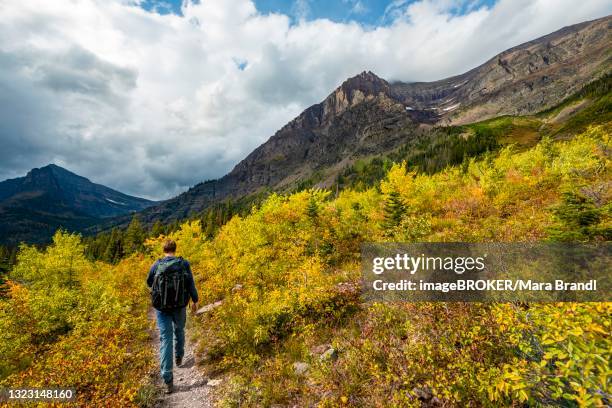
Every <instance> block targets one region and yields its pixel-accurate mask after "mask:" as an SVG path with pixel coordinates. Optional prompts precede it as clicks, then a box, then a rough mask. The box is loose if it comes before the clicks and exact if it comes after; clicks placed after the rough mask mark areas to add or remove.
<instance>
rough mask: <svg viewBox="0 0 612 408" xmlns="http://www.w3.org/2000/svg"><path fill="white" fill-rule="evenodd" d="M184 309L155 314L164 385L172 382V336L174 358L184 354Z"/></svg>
mask: <svg viewBox="0 0 612 408" xmlns="http://www.w3.org/2000/svg"><path fill="white" fill-rule="evenodd" d="M186 309H187V308H185V307H183V308H180V309H175V310H171V311H167V312H161V311H159V310H156V312H157V327H158V328H159V365H160V367H161V376H162V378H163V379H164V382H165V383H166V384H169V383H171V382H172V337H173V335H174V347H175V350H174V353H175V356H176V358H183V354H184V353H185V319H186V317H187V314H186Z"/></svg>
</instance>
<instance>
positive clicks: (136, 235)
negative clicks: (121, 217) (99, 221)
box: [123, 215, 145, 255]
mask: <svg viewBox="0 0 612 408" xmlns="http://www.w3.org/2000/svg"><path fill="white" fill-rule="evenodd" d="M144 240H145V232H144V229H143V228H142V224H141V223H140V219H139V218H138V216H137V215H135V216H134V217H133V218H132V221H131V222H130V225H129V226H128V228H127V230H126V231H125V237H124V241H123V242H124V244H123V249H124V251H125V254H127V255H129V254H133V253H134V252H138V251H141V250H142V244H143V242H144Z"/></svg>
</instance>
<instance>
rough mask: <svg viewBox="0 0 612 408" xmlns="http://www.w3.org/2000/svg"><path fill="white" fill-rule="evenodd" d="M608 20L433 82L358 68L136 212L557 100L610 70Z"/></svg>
mask: <svg viewBox="0 0 612 408" xmlns="http://www.w3.org/2000/svg"><path fill="white" fill-rule="evenodd" d="M611 26H612V17H605V18H602V19H599V20H595V21H591V22H585V23H581V24H577V25H574V26H571V27H566V28H563V29H561V30H559V31H556V32H554V33H552V34H549V35H547V36H544V37H541V38H539V39H536V40H533V41H530V42H528V43H525V44H522V45H519V46H517V47H514V48H511V49H509V50H507V51H504V52H502V53H501V54H499V55H497V56H495V57H493V58H491V59H490V60H489V61H487V62H486V63H484V64H482V65H480V66H479V67H476V68H474V69H472V70H471V71H469V72H466V73H464V74H461V75H458V76H455V77H451V78H447V79H443V80H440V81H435V82H428V83H392V84H390V83H388V82H387V81H385V80H384V79H381V78H379V77H378V76H376V75H375V74H374V73H372V72H362V73H361V74H359V75H357V76H355V77H352V78H349V79H347V80H346V81H345V82H344V83H343V84H342V85H340V86H339V87H338V88H337V89H336V90H334V91H333V92H332V93H331V94H330V95H329V96H328V97H327V98H325V100H324V101H322V102H321V103H318V104H316V105H313V106H311V107H309V108H308V109H306V110H305V111H304V112H302V113H301V114H300V115H299V116H298V117H296V118H295V119H293V120H292V121H291V122H289V123H288V124H287V125H285V126H284V127H283V128H281V129H280V130H279V131H277V132H276V133H275V134H274V135H273V136H272V137H271V138H270V139H269V140H268V141H267V142H265V143H264V144H262V145H261V146H259V147H258V148H257V149H255V150H254V151H253V152H252V153H251V154H249V155H248V156H247V157H246V158H245V159H244V160H242V161H241V162H240V163H238V164H237V165H236V167H235V168H234V169H233V170H232V171H231V172H230V173H229V174H227V175H226V176H224V177H222V178H220V179H218V180H211V181H208V182H205V183H201V184H198V185H196V186H195V187H193V188H191V189H190V190H189V191H187V192H185V193H183V194H181V195H180V196H178V197H176V198H174V199H171V200H168V201H165V202H163V203H162V204H160V205H158V206H154V207H152V208H149V209H147V210H145V211H144V212H143V213H142V217H141V218H143V219H144V220H145V221H146V222H149V223H152V222H153V221H154V220H157V219H160V220H162V221H166V222H167V221H172V220H176V219H182V218H185V217H188V216H189V214H192V213H197V212H199V211H202V210H203V209H205V208H207V207H208V206H210V205H211V204H214V203H216V202H220V201H223V200H226V199H228V198H230V197H232V198H239V197H242V196H245V195H248V194H253V193H256V192H259V191H262V190H267V189H270V190H282V189H284V188H288V187H290V186H292V185H295V183H296V182H297V181H299V180H305V179H308V178H309V177H311V176H312V175H313V174H317V173H320V172H324V171H329V170H330V169H334V168H337V166H341V165H342V163H347V162H350V161H351V160H354V159H357V158H360V157H364V156H370V155H379V154H383V153H385V152H388V151H390V150H392V149H394V148H396V147H398V146H400V145H402V144H404V143H406V142H407V141H408V140H409V139H410V138H412V137H415V135H417V134H418V132H419V131H420V130H421V129H422V128H424V127H427V126H430V125H433V124H437V125H445V124H462V123H469V122H475V121H479V120H483V119H487V118H491V117H495V116H499V115H514V114H520V115H523V114H531V113H535V112H538V111H540V110H543V109H546V108H548V107H551V106H554V105H555V104H557V103H559V102H560V101H561V100H562V99H563V98H565V97H567V96H569V95H571V94H572V93H574V92H576V91H577V90H579V89H580V88H581V87H582V86H584V85H585V84H587V83H588V82H591V81H593V80H595V79H597V78H598V77H600V76H602V75H604V74H605V73H606V72H609V71H610V69H611V66H612V64H611V56H610V49H612V47H611V45H612V37H611V35H610V28H611ZM123 222H124V223H127V222H129V220H127V219H126V220H124V221H123Z"/></svg>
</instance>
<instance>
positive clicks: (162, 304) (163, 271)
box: [147, 240, 198, 394]
mask: <svg viewBox="0 0 612 408" xmlns="http://www.w3.org/2000/svg"><path fill="white" fill-rule="evenodd" d="M163 250H164V255H165V256H164V257H163V258H161V259H159V260H157V261H155V263H154V264H153V266H151V269H150V270H149V275H148V276H147V286H148V287H149V289H150V290H151V300H152V302H153V307H154V308H155V309H156V312H157V313H156V314H157V327H158V328H159V339H160V350H159V360H160V366H161V376H162V378H163V379H164V383H165V384H166V393H168V394H169V393H171V392H172V391H173V389H174V385H173V378H172V337H173V335H174V357H175V360H176V365H177V367H180V365H181V364H182V362H183V355H184V353H185V320H186V308H187V305H188V304H189V300H190V299H191V300H192V301H193V304H192V305H191V307H192V311H194V312H195V311H196V310H197V307H198V291H197V290H196V287H195V283H194V281H193V274H192V273H191V267H190V266H189V262H187V260H185V259H183V258H181V257H176V256H175V253H176V242H174V241H173V240H166V241H165V242H164V246H163Z"/></svg>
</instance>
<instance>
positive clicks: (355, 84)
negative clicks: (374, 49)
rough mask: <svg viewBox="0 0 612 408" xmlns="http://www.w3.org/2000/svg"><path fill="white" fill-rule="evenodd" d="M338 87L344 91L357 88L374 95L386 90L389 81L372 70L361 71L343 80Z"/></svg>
mask: <svg viewBox="0 0 612 408" xmlns="http://www.w3.org/2000/svg"><path fill="white" fill-rule="evenodd" d="M340 88H342V89H343V90H344V91H345V92H346V91H355V90H359V91H361V92H363V93H364V94H370V95H372V94H373V95H376V94H378V93H380V92H386V91H388V90H389V83H388V82H387V81H385V80H384V79H382V78H381V77H379V76H378V75H376V74H375V73H373V72H372V71H363V72H362V73H360V74H357V75H355V76H354V77H351V78H349V79H347V80H346V81H344V82H343V83H342V85H341V86H340Z"/></svg>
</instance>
